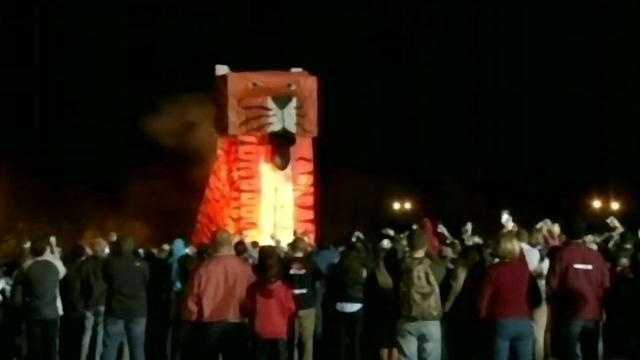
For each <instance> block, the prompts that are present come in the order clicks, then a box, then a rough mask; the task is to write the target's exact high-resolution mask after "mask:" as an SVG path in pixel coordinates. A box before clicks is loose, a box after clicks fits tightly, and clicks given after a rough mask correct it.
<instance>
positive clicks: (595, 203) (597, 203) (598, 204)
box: [591, 199, 602, 210]
mask: <svg viewBox="0 0 640 360" xmlns="http://www.w3.org/2000/svg"><path fill="white" fill-rule="evenodd" d="M591 207H593V208H594V209H596V210H600V208H602V200H600V199H594V200H593V201H592V202H591Z"/></svg>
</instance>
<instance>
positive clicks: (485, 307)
mask: <svg viewBox="0 0 640 360" xmlns="http://www.w3.org/2000/svg"><path fill="white" fill-rule="evenodd" d="M496 255H497V256H498V259H499V260H500V261H499V262H497V263H495V264H492V265H491V266H489V268H488V269H487V273H486V275H485V279H484V283H483V286H482V290H481V292H480V309H479V310H480V318H482V319H485V320H489V321H492V322H494V324H495V328H494V329H495V336H494V339H495V342H494V345H493V354H494V355H493V358H494V359H496V360H507V359H509V352H510V349H514V350H515V355H516V357H515V359H518V360H530V359H532V356H533V344H534V333H533V322H532V315H533V309H534V308H535V307H537V306H539V305H540V304H541V302H542V297H541V294H540V289H539V287H538V285H537V283H536V280H535V278H534V277H533V274H531V272H530V271H529V268H528V266H527V261H526V259H525V257H524V255H523V254H522V252H521V248H520V243H519V242H518V238H517V236H516V234H515V233H514V232H507V233H504V234H502V235H501V237H500V239H499V241H498V244H497V249H496Z"/></svg>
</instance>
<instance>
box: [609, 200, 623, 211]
mask: <svg viewBox="0 0 640 360" xmlns="http://www.w3.org/2000/svg"><path fill="white" fill-rule="evenodd" d="M609 207H610V208H611V210H612V211H618V210H620V208H621V207H622V205H621V204H620V202H619V201H617V200H611V203H609Z"/></svg>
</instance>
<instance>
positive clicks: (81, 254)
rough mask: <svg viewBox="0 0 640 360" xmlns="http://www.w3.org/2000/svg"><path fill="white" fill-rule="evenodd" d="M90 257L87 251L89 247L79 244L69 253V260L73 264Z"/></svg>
mask: <svg viewBox="0 0 640 360" xmlns="http://www.w3.org/2000/svg"><path fill="white" fill-rule="evenodd" d="M87 255H89V253H88V251H87V247H86V246H84V244H81V243H78V244H75V245H73V247H72V248H71V251H70V252H69V259H70V260H71V262H76V261H80V260H82V259H84V258H85V257H87Z"/></svg>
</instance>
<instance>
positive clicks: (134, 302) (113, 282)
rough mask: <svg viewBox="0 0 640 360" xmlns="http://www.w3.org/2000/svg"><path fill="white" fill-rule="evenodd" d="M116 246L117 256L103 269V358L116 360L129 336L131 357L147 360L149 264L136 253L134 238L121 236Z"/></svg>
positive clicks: (135, 359)
mask: <svg viewBox="0 0 640 360" xmlns="http://www.w3.org/2000/svg"><path fill="white" fill-rule="evenodd" d="M113 245H114V256H113V257H111V258H108V259H107V260H106V261H105V264H104V269H103V274H104V280H105V283H106V285H107V301H106V312H105V332H104V342H103V352H102V360H115V359H116V357H117V354H118V347H119V346H120V344H121V343H122V342H123V341H124V340H125V338H126V341H127V344H128V346H129V354H130V357H131V359H132V360H144V359H145V351H144V339H145V328H146V322H147V319H146V317H147V283H148V282H149V267H148V265H147V264H146V262H145V261H144V260H142V259H139V258H137V257H135V256H134V248H135V244H134V241H133V239H131V238H127V237H125V238H122V239H118V240H117V241H116V242H115V243H114V244H113Z"/></svg>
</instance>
